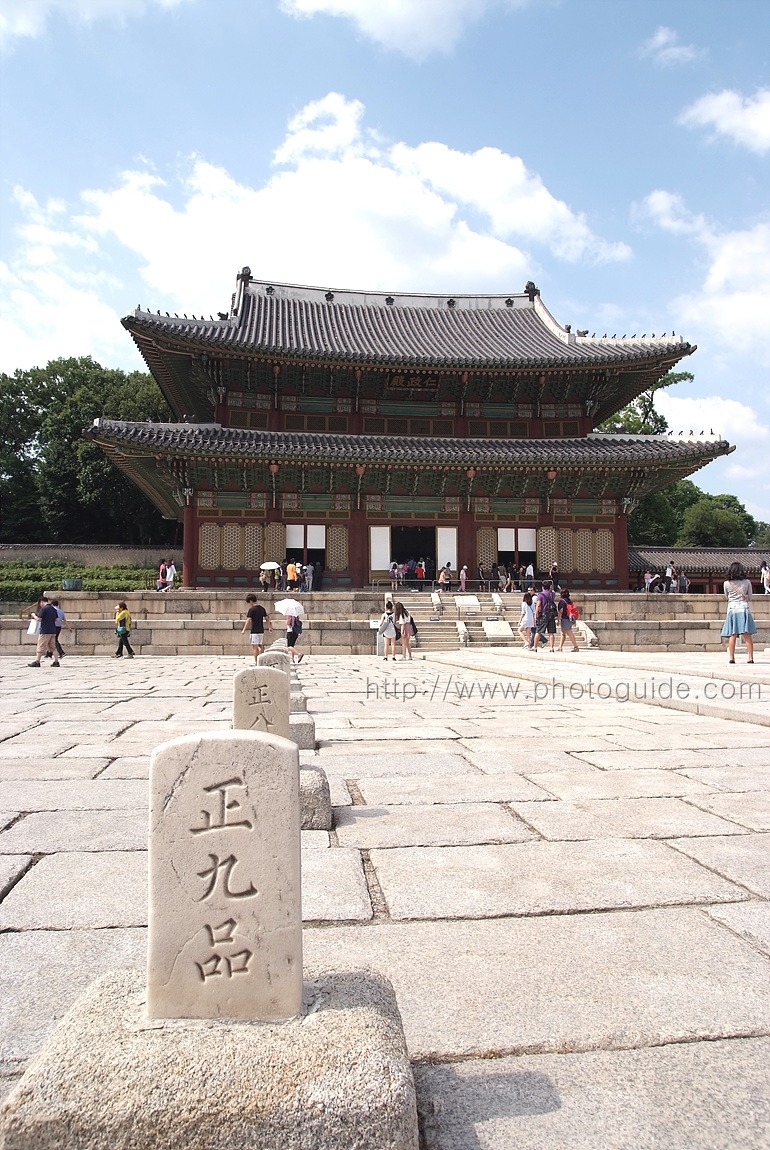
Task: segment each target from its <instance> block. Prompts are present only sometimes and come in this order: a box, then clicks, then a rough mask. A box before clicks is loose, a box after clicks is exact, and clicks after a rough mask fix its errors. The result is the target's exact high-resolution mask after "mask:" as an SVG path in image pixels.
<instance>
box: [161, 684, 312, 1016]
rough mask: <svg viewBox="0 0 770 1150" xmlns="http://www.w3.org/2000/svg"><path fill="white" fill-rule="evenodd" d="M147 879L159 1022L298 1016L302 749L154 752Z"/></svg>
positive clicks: (206, 738) (255, 741)
mask: <svg viewBox="0 0 770 1150" xmlns="http://www.w3.org/2000/svg"><path fill="white" fill-rule="evenodd" d="M284 677H285V676H284ZM287 703H288V699H287ZM149 872H150V873H149V877H150V897H149V954H148V971H147V1013H148V1015H149V1017H150V1018H239V1019H256V1020H261V1021H271V1022H275V1021H280V1020H285V1019H289V1018H293V1017H296V1016H297V1015H298V1014H299V1012H300V1008H301V1004H302V921H301V897H300V896H301V889H300V808H299V756H298V753H297V747H296V746H295V744H294V743H291V742H289V741H288V739H282V738H279V737H277V736H275V735H266V734H258V733H252V732H246V731H229V732H226V733H225V734H201V735H189V736H186V737H184V738H181V739H174V740H173V741H172V742H170V743H164V744H163V745H162V746H160V747H157V748H156V750H155V751H154V752H153V755H152V759H151V764H150V852H149Z"/></svg>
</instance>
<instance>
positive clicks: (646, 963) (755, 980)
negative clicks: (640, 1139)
mask: <svg viewBox="0 0 770 1150" xmlns="http://www.w3.org/2000/svg"><path fill="white" fill-rule="evenodd" d="M304 954H305V961H306V962H307V963H312V964H316V963H328V962H334V963H336V964H339V963H340V962H341V961H343V959H344V962H345V964H346V965H349V966H350V967H351V968H353V969H356V968H360V966H361V965H364V966H372V967H373V968H374V969H377V970H379V971H381V972H382V973H383V974H385V975H386V976H387V977H388V978H389V979H390V980H391V982H392V983H393V985H394V988H395V990H396V996H397V998H398V1004H399V1009H400V1011H401V1016H402V1018H403V1021H404V1029H405V1032H406V1037H407V1044H408V1046H409V1052H410V1054H411V1056H412V1058H413V1059H426V1058H447V1057H454V1058H461V1057H462V1058H466V1057H472V1056H474V1055H476V1056H482V1057H488V1056H489V1054H490V1053H492V1052H497V1053H498V1054H502V1053H521V1054H524V1053H534V1052H548V1051H563V1050H571V1051H578V1050H591V1049H597V1048H607V1049H610V1048H619V1049H623V1048H627V1047H640V1046H653V1045H661V1044H663V1043H669V1042H682V1041H688V1042H691V1041H694V1040H696V1039H698V1038H723V1037H730V1036H738V1035H756V1034H767V1033H768V1030H770V964H768V962H767V959H766V958H765V957H764V956H763V955H761V954H759V953H758V952H757V951H756V950H755V949H754V948H753V947H751V946H749V944H748V943H746V942H743V941H742V940H741V939H738V938H736V937H735V936H734V935H731V934H730V932H729V931H727V930H725V928H724V927H722V926H719V925H718V924H717V923H715V922H712V921H711V920H710V919H709V918H708V917H707V916H706V915H705V914H703V913H701V912H700V911H698V910H695V909H692V908H676V909H652V910H642V911H634V912H628V911H620V912H615V913H604V914H587V915H556V916H543V917H535V918H519V919H505V918H501V919H487V920H478V921H476V922H472V921H455V922H413V923H385V924H379V923H373V924H371V925H370V926H369V927H367V929H366V930H361V929H356V928H355V927H327V928H324V929H306V930H305V935H304ZM490 1003H493V1004H494V1009H492V1010H489V1009H486V1006H487V1005H488V1004H490ZM597 1150H598V1148H597ZM602 1150H604V1147H602Z"/></svg>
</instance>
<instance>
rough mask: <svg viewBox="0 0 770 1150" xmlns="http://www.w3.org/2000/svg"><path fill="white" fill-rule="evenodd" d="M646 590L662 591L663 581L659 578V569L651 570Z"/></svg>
mask: <svg viewBox="0 0 770 1150" xmlns="http://www.w3.org/2000/svg"><path fill="white" fill-rule="evenodd" d="M647 590H648V591H649V592H650V593H652V592H653V591H662V590H663V583H662V581H661V578H660V572H659V571H653V573H652V577H651V579H650V582H649V583H648V584H647Z"/></svg>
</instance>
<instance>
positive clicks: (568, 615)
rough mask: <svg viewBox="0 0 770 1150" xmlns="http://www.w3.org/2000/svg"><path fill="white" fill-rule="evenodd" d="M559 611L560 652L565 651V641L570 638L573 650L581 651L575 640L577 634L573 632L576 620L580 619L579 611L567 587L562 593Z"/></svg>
mask: <svg viewBox="0 0 770 1150" xmlns="http://www.w3.org/2000/svg"><path fill="white" fill-rule="evenodd" d="M557 610H558V613H559V630H560V631H561V638H560V640H559V650H560V651H563V650H564V640H565V639H566V638H568V637H569V640H570V642H571V643H572V650H573V651H579V650H580V648H579V647H578V645H577V639H576V638H575V633H574V631H573V627H574V625H575V620H576V619H577V617H578V609H577V607H576V606H575V604H574V603H573V602H572V600H571V598H570V594H569V591H568V590H567V588H566V587H565V588H564V590H563V591H562V592H561V593H560V598H559V602H558V604H557Z"/></svg>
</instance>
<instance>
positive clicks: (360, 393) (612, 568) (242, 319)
mask: <svg viewBox="0 0 770 1150" xmlns="http://www.w3.org/2000/svg"><path fill="white" fill-rule="evenodd" d="M123 326H124V327H125V328H126V329H127V330H128V331H129V332H130V333H131V335H132V337H133V339H134V340H135V342H136V344H137V346H138V348H139V350H140V351H141V353H142V355H143V357H144V359H145V361H146V363H147V366H148V368H149V370H150V371H151V372H152V374H153V376H154V377H155V379H156V380H157V382H158V384H159V386H160V388H161V390H162V392H163V394H164V395H165V397H166V400H167V401H168V404H169V406H170V407H171V409H172V411H173V413H174V416H175V420H176V421H175V422H173V423H163V424H157V423H125V422H121V421H116V420H106V419H100V420H97V421H96V422H95V424H94V426H93V428H90V429H89V431H88V432H87V433H86V434H87V435H88V436H89V437H90V438H92V439H93V440H95V441H96V442H97V443H99V444H100V445H101V446H102V447H103V448H104V450H105V451H106V452H107V454H108V456H109V457H110V458H111V459H112V460H113V461H114V463H115V464H116V465H117V466H118V467H119V468H120V469H121V470H122V471H124V472H125V473H126V474H127V475H129V476H130V477H131V479H132V480H133V481H134V482H135V483H136V484H137V486H138V487H140V488H141V490H142V491H143V492H144V493H145V494H146V495H148V496H149V498H150V499H151V500H152V501H153V503H154V504H155V505H156V506H157V507H158V508H159V509H160V510H161V512H162V513H163V514H164V515H166V516H168V517H170V518H179V519H181V520H182V521H183V524H184V585H185V586H187V587H227V586H241V585H251V584H253V583H254V582H255V581H256V579H257V576H258V573H259V568H260V564H261V563H263V562H264V561H268V560H275V561H282V560H284V559H285V558H287V557H289V558H294V559H301V560H303V561H305V562H313V563H315V562H320V563H321V564H322V566H323V569H324V587H325V588H334V587H363V586H365V585H366V584H368V583H370V582H371V581H372V580H377V579H383V578H385V577H386V573H387V568H388V566H389V564H390V562H391V560H392V559H397V560H400V561H407V560H408V559H409V558H410V557H412V558H414V559H421V558H422V559H427V560H429V561H432V563H433V564H435V566H436V567H440V566H441V565H443V564H446V563H447V562H448V563H451V565H452V570H453V571H457V569H458V567H459V566H462V565H463V564H465V565H467V566H468V571H469V575H470V577H471V578H475V577H476V571H477V568H478V566H479V565H482V566H483V567H484V568H485V569H487V570H488V569H489V567H490V566H491V565H492V564H493V563H495V562H500V561H506V562H507V561H508V560H513V562H514V563H516V564H517V565H526V564H527V563H529V562H532V563H533V564H534V565H535V567H536V568H537V569H538V570H539V571H541V572H542V571H547V570H548V569H549V568H550V566H551V564H552V563H554V562H557V563H558V564H559V568H560V570H561V572H562V574H563V576H564V579H565V581H566V582H568V584H569V585H570V586H571V587H574V588H579V589H584V590H590V589H592V588H596V589H599V588H616V589H624V588H626V587H627V586H628V579H629V562H628V542H627V534H626V521H627V516H628V513H629V511H630V510H631V509H632V508H633V506H634V503H635V501H636V500H637V499H638V498H639V497H640V496H642V495H645V494H647V493H648V492H651V491H657V490H660V489H661V488H663V487H666V486H667V485H668V484H670V483H672V482H674V481H675V480H677V479H682V478H683V477H684V476H687V475H690V474H692V473H693V472H694V471H697V470H698V468H700V467H703V466H704V465H705V464H707V463H709V462H710V461H711V460H712V459H714V458H716V457H717V456H719V455H725V454H727V453H728V452H730V451H732V450H734V449H733V447H731V445H730V444H729V443H727V442H725V441H724V440H721V439H720V438H719V437H717V436H714V435H713V434H711V435H705V436H704V435H703V433H701V434H700V435H698V436H693V435H692V433H690V435H689V436H688V437H686V438H682V437H678V438H673V437H671V436H647V435H617V434H613V435H607V434H599V433H597V432H595V431H594V428H595V427H596V426H597V425H598V424H600V423H601V422H602V421H604V420H606V419H607V418H608V417H610V416H611V415H613V414H614V413H615V412H617V411H618V410H620V408H622V407H624V406H625V405H626V404H627V403H629V402H630V401H631V400H632V399H634V398H635V397H636V396H638V395H640V394H641V393H642V392H643V391H645V390H646V389H647V388H648V387H650V385H651V384H653V383H655V382H656V381H657V380H659V379H660V378H661V377H662V376H663V375H665V374H666V372H668V371H670V370H671V369H672V368H673V367H674V366H675V364H676V363H677V362H678V361H679V360H681V359H683V358H684V357H685V356H688V355H690V354H691V353H692V352H693V351H694V350H695V348H694V346H693V345H691V344H689V343H686V342H685V341H684V340H683V339H682V338H681V337H679V336H675V335H673V334H672V335H670V336H669V335H663V336H654V335H653V336H646V335H645V336H641V337H637V336H632V337H630V338H627V337H626V336H623V337H622V338H616V337H615V336H612V337H611V338H610V337H607V336H602V337H601V338H597V337H595V336H590V337H589V335H588V333H587V332H584V331H578V332H573V331H572V330H571V329H570V327H569V326H565V327H562V326H561V325H560V324H559V323H557V321H556V320H555V319H554V318H553V316H551V314H550V312H549V311H548V310H547V308H546V307H545V305H544V304H543V302H542V300H541V298H540V293H539V291H538V289H537V288H536V287H535V285H534V284H533V283H528V284H527V285H526V288H525V290H524V292H523V293H522V294H516V295H510V296H504V295H458V296H455V297H452V298H450V297H447V296H439V295H418V294H403V293H400V294H399V293H393V294H390V295H389V294H387V293H384V292H357V291H338V290H328V291H327V290H326V289H324V288H311V287H294V286H289V285H286V284H279V283H268V282H266V281H260V280H255V279H253V278H252V275H251V270H250V269H249V268H244V269H243V271H242V272H241V273H240V274H239V275H238V277H237V288H236V291H235V293H234V294H233V297H232V302H231V306H230V309H229V311H228V312H226V313H224V312H220V313H219V315H218V318H216V319H197V318H195V317H193V318H191V319H188V318H187V316H184V317H179V316H168V315H164V316H161V315H160V313H156V314H153V313H151V312H148V311H144V310H141V309H137V311H136V312H135V313H134V314H133V315H131V316H128V317H126V318H125V319H124V320H123Z"/></svg>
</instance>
